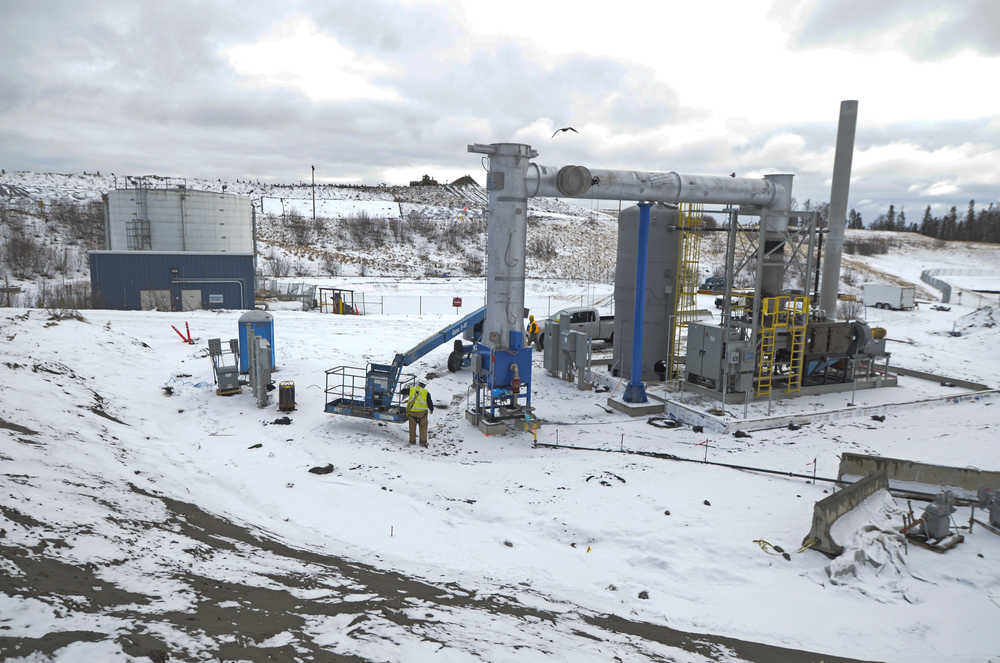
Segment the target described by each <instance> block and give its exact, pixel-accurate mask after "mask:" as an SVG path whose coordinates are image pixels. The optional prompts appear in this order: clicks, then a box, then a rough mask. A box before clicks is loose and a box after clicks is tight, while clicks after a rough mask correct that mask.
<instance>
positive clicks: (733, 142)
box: [0, 0, 1000, 218]
mask: <svg viewBox="0 0 1000 663" xmlns="http://www.w3.org/2000/svg"><path fill="white" fill-rule="evenodd" d="M885 4H890V3H885ZM283 11H285V12H286V13H283V14H281V15H275V13H274V9H273V6H269V5H268V4H266V3H262V4H256V3H255V2H253V1H251V2H242V3H239V4H238V5H237V4H235V3H231V4H214V3H210V4H207V5H205V4H204V3H195V2H187V3H186V2H174V3H170V4H169V5H163V6H162V7H158V6H156V5H151V4H148V3H132V4H126V3H120V4H109V3H103V4H100V5H96V6H94V7H86V8H82V5H81V4H80V3H76V2H65V3H62V4H55V3H20V2H13V3H12V2H4V1H3V0H0V14H3V15H5V16H6V17H7V18H8V19H9V20H7V21H6V22H4V23H2V24H0V59H2V61H4V62H5V63H6V66H4V67H2V68H0V90H2V92H3V93H2V94H0V166H3V167H5V168H8V169H34V170H63V171H65V170H83V169H87V170H94V169H100V170H102V171H113V172H119V173H150V172H156V173H162V174H176V175H190V176H233V177H265V178H273V179H286V180H287V179H294V178H300V177H303V176H304V175H305V174H306V173H308V167H309V165H310V164H316V165H317V167H318V169H319V172H320V173H321V174H322V175H325V176H329V177H336V178H357V179H360V180H362V181H366V182H376V181H379V180H381V179H383V178H384V177H385V173H386V171H387V170H390V169H392V170H394V171H397V172H398V169H404V170H405V169H407V168H413V169H414V171H415V172H414V173H413V175H414V176H417V175H419V174H420V172H423V170H424V169H425V168H428V169H430V170H431V172H433V169H434V168H441V169H445V168H447V169H455V170H466V171H468V172H471V173H478V171H479V160H478V159H477V158H476V157H474V156H472V155H469V154H467V153H466V150H465V146H466V144H467V143H469V142H476V141H499V140H508V139H511V138H512V137H514V136H515V135H516V134H518V132H520V131H524V130H525V128H526V127H530V126H533V125H535V124H536V123H541V125H544V123H545V121H548V122H551V123H554V124H556V126H562V125H564V124H573V125H575V126H577V127H578V128H584V127H590V129H585V130H584V131H583V133H582V134H581V135H578V136H577V135H568V134H563V135H560V136H559V137H557V138H556V139H554V140H552V139H550V138H549V136H548V135H545V134H544V132H542V131H541V130H536V132H535V134H533V135H534V136H535V137H533V138H531V141H532V142H533V143H534V144H535V147H536V148H538V149H539V151H540V152H541V153H542V156H541V159H540V160H541V161H543V162H544V163H548V164H558V163H561V162H575V163H587V164H591V165H594V166H598V167H609V168H645V169H651V170H653V169H659V170H662V169H677V170H682V171H686V172H702V173H728V172H730V171H732V170H736V171H737V172H739V173H741V174H743V173H747V172H751V171H754V172H766V171H771V172H773V171H776V170H780V171H786V172H796V173H798V174H799V175H798V177H797V180H796V197H797V198H798V199H799V200H805V199H806V198H811V199H813V200H821V199H825V198H826V197H827V196H828V194H829V190H828V185H827V184H825V179H826V178H828V177H829V171H830V169H831V168H832V153H830V150H832V145H833V139H834V134H835V131H836V127H835V121H836V117H835V115H834V113H832V112H831V118H830V122H828V123H812V124H799V125H792V126H787V125H786V126H770V125H760V124H755V123H753V122H750V121H745V122H740V123H739V126H736V125H735V124H734V126H732V127H731V129H732V131H731V134H732V135H733V136H739V138H738V139H735V138H730V137H729V136H725V135H722V136H710V137H706V138H703V139H700V140H687V139H686V136H685V135H684V134H683V131H684V129H683V124H684V123H685V122H688V121H690V120H692V119H698V118H701V117H702V116H703V115H704V111H703V110H700V109H698V108H694V107H690V106H688V105H685V104H684V103H683V100H682V99H681V98H680V96H679V95H678V93H677V92H676V91H675V90H674V89H673V88H672V87H670V85H669V84H668V83H665V82H662V81H659V80H657V77H656V75H655V73H654V71H653V70H652V69H650V68H648V67H646V66H643V65H638V64H634V63H630V62H627V61H624V60H619V59H615V58H608V57H593V56H589V55H585V54H575V55H564V56H558V57H553V56H549V55H546V54H545V53H542V52H540V51H538V50H536V49H535V48H533V47H531V46H529V45H528V44H527V43H525V42H524V41H522V40H520V39H518V38H517V37H516V36H504V37H497V38H490V39H485V38H476V37H473V36H472V35H471V34H470V31H469V30H468V28H467V26H465V25H464V24H463V22H462V21H463V19H462V17H461V16H459V15H457V14H456V13H454V12H453V11H452V10H450V9H449V8H447V7H444V8H442V7H434V6H431V7H428V6H415V5H409V4H408V5H403V6H396V5H391V4H389V3H387V2H382V1H381V0H378V1H376V0H373V2H369V3H356V2H345V3H341V4H340V5H339V6H334V7H330V8H327V9H325V10H323V11H321V12H320V13H314V12H313V11H312V8H311V7H309V6H308V5H295V4H293V5H291V6H289V8H287V9H286V10H283ZM875 11H877V12H883V13H885V11H888V10H881V9H877V8H876V10H875ZM297 13H301V14H302V15H308V16H309V17H310V18H311V19H312V20H313V21H315V22H316V24H317V25H318V27H319V29H320V30H321V31H322V32H323V33H324V34H328V35H330V36H332V37H334V38H335V39H337V41H338V42H339V43H341V44H343V45H344V46H345V47H348V48H350V49H352V50H354V51H355V52H356V53H358V54H359V55H361V56H365V57H368V58H371V59H373V60H375V61H377V62H378V63H379V65H380V69H379V70H378V73H376V74H373V75H372V76H371V78H370V80H371V83H372V84H373V85H377V86H378V87H380V88H384V89H388V90H392V91H393V92H394V93H395V94H396V95H397V96H398V100H392V101H386V100H351V101H314V100H311V99H310V98H309V97H307V96H306V95H305V94H304V93H303V92H302V91H301V90H298V89H296V88H294V87H291V86H288V87H260V86H252V85H247V84H246V81H244V80H243V79H241V78H240V76H239V75H238V74H236V73H235V72H234V71H233V70H232V69H231V67H230V65H229V63H228V61H227V60H226V59H225V57H224V56H223V55H222V54H221V51H222V49H223V48H225V47H229V46H234V45H238V44H245V43H252V42H255V41H257V40H259V39H261V38H263V37H265V36H266V35H268V34H269V33H270V32H271V30H273V29H274V27H275V26H277V25H279V24H280V23H282V22H283V21H284V20H286V19H287V18H290V17H292V16H294V15H296V14H297ZM824 15H826V14H824ZM878 16H882V14H878ZM878 20H890V19H889V18H885V19H882V18H879V19H878ZM788 134H791V135H792V136H793V138H792V139H789V140H784V141H783V140H782V139H781V138H780V137H781V136H783V135H788ZM609 138H611V139H612V140H609ZM899 141H907V142H909V143H912V144H913V145H916V146H917V148H918V149H919V150H922V151H923V152H926V153H930V152H933V151H934V150H938V149H944V148H950V147H954V146H956V145H961V144H963V143H977V144H982V145H983V146H985V147H984V148H983V149H986V150H988V149H993V150H995V149H996V146H997V145H1000V122H998V121H997V120H996V119H994V120H993V121H992V123H991V122H990V120H988V119H983V120H976V121H962V122H958V121H950V122H941V123H900V124H895V125H889V126H879V127H870V126H868V125H866V124H865V123H864V122H862V124H861V126H860V127H859V131H858V149H859V150H867V149H872V148H878V147H879V146H884V145H887V144H889V143H892V142H899ZM990 146H992V147H990ZM886 159H887V160H886V164H887V165H885V166H884V167H883V172H864V173H862V172H861V171H860V170H859V171H857V172H858V173H859V176H858V177H857V178H856V183H855V185H854V190H853V194H852V200H862V199H866V198H867V199H870V200H872V201H873V202H872V203H870V204H869V206H870V208H871V210H873V211H874V209H875V206H877V205H881V206H882V207H885V206H887V205H888V202H895V203H897V204H899V203H903V204H905V205H906V207H907V208H911V207H913V208H914V209H916V208H917V207H921V208H922V205H923V204H925V203H924V201H926V200H928V198H927V197H926V196H925V195H923V194H922V193H921V192H922V191H925V190H926V187H929V186H930V185H932V184H934V183H935V182H938V181H953V182H955V183H956V186H957V187H958V192H957V193H955V194H954V195H952V196H949V197H948V200H950V201H955V202H952V203H951V204H962V203H963V202H964V200H967V199H968V198H970V197H975V198H976V199H977V200H981V201H985V200H989V199H990V198H991V197H993V198H995V197H996V188H997V187H996V184H997V178H994V179H992V180H991V179H989V178H986V179H985V180H975V179H974V178H972V177H970V174H974V173H970V169H974V168H975V167H976V166H975V165H972V166H963V165H962V164H961V163H958V164H950V163H949V164H935V163H933V162H932V161H930V160H925V161H923V162H920V163H917V164H916V165H914V164H912V163H896V162H895V161H893V160H892V158H891V156H890V157H887V158H886ZM828 162H829V163H828ZM418 168H419V169H420V171H419V172H417V171H416V169H418ZM915 184H917V185H920V186H923V187H924V188H923V189H919V188H918V189H917V190H914V191H911V190H910V187H912V186H914V185H915ZM933 200H935V201H938V200H942V199H939V198H934V199H933ZM866 212H867V210H866ZM870 216H871V214H870V213H866V218H870Z"/></svg>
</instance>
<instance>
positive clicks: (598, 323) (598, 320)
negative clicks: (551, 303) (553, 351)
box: [535, 306, 615, 350]
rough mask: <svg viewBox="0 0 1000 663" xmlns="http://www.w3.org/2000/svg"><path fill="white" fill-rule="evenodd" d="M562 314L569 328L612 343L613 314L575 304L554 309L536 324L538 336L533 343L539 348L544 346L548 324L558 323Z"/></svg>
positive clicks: (613, 330) (613, 331)
mask: <svg viewBox="0 0 1000 663" xmlns="http://www.w3.org/2000/svg"><path fill="white" fill-rule="evenodd" d="M564 315H568V316H569V328H570V329H571V330H573V331H582V332H583V333H584V334H587V335H588V336H590V337H591V338H592V339H593V340H595V341H608V342H609V343H614V340H615V316H613V315H600V314H599V313H598V312H597V309H596V308H591V307H586V306H575V307H573V308H564V309H563V310H561V311H556V312H555V314H553V315H552V316H551V317H550V318H548V319H547V320H542V321H541V322H540V323H539V324H538V338H537V339H535V345H536V346H537V347H538V349H539V350H542V349H544V348H545V331H546V329H548V327H549V325H551V324H555V323H558V322H559V321H560V320H561V319H562V317H563V316H564Z"/></svg>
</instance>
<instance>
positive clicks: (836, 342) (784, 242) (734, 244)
mask: <svg viewBox="0 0 1000 663" xmlns="http://www.w3.org/2000/svg"><path fill="white" fill-rule="evenodd" d="M856 115H857V102H850V101H848V102H844V103H843V104H841V118H840V128H839V130H838V137H837V154H836V157H835V164H834V178H833V192H832V195H831V214H830V227H829V231H828V233H827V234H828V237H829V241H828V242H827V255H826V264H825V265H824V267H825V268H826V269H825V270H824V271H823V276H824V281H823V289H822V291H820V289H819V272H820V259H819V255H818V254H817V248H818V246H821V245H822V244H821V241H820V243H817V237H820V240H821V239H822V236H821V235H819V229H818V228H817V214H816V213H815V212H809V211H793V210H790V209H789V208H788V207H787V206H783V207H784V209H780V208H779V209H775V208H774V207H773V206H772V208H771V209H765V208H756V209H754V208H751V207H748V206H741V207H739V208H736V207H729V208H727V209H722V210H718V211H719V213H722V214H725V215H726V216H728V228H727V231H728V237H727V239H728V241H727V247H726V265H725V277H724V282H725V293H724V295H723V297H722V309H723V311H722V320H721V322H720V323H719V324H711V325H710V324H701V323H692V324H690V325H689V326H688V338H687V348H686V353H685V354H686V360H685V363H684V370H683V373H682V374H681V375H680V376H678V377H679V378H680V379H681V380H682V382H683V384H684V385H685V387H690V388H694V389H695V390H702V391H705V392H708V393H712V394H714V395H715V396H717V397H719V398H721V399H722V400H723V402H724V403H726V402H730V400H737V401H738V400H743V401H744V402H746V403H748V402H749V401H750V400H752V399H770V398H772V396H773V395H774V394H775V392H776V391H777V392H779V393H780V394H782V395H784V396H789V395H794V394H798V393H817V392H826V391H842V390H845V389H847V390H852V389H858V388H867V387H875V386H888V385H894V384H896V380H895V377H894V376H892V375H891V374H890V373H889V370H888V364H889V354H888V353H886V351H885V330H884V329H880V328H875V329H873V328H871V327H869V326H868V325H867V324H866V323H865V322H862V321H859V320H837V319H836V313H837V311H836V305H837V294H838V293H837V290H838V287H839V280H840V271H839V263H840V254H841V251H842V246H843V232H842V231H843V228H840V227H839V226H842V225H844V214H843V209H844V208H846V204H847V192H848V183H849V178H850V161H851V159H850V157H851V152H852V150H853V143H854V126H855V121H856ZM768 177H780V178H782V179H783V180H784V184H785V186H784V189H785V190H786V191H788V192H790V191H791V183H792V176H791V175H781V176H768ZM835 207H836V208H838V209H840V212H841V213H840V217H839V221H838V220H837V217H836V216H835V215H836V213H837V212H836V210H835V209H834V208H835ZM746 216H750V217H756V218H759V221H758V222H757V224H756V226H755V225H754V224H753V223H752V222H751V223H750V224H746V225H743V224H741V222H740V220H741V218H742V217H746ZM838 230H839V231H840V232H839V233H838V232H837V231H838ZM838 235H839V240H838V239H837V237H838ZM755 236H756V237H755ZM741 249H742V251H741ZM740 253H742V256H740V259H739V261H738V262H737V257H738V254H740ZM831 263H833V264H836V265H837V270H836V271H835V272H834V271H833V270H832V269H831ZM743 270H746V272H747V274H746V276H747V278H746V279H745V280H747V281H751V282H752V283H754V290H753V294H752V296H751V295H748V294H747V293H741V292H736V291H734V283H735V282H737V281H738V280H740V279H741V276H742V275H743ZM796 277H797V278H796ZM796 281H797V282H796ZM790 282H791V283H790ZM813 284H815V292H814V294H813V296H812V297H810V296H808V295H807V294H805V293H807V292H808V291H809V290H810V286H811V285H813ZM793 285H794V286H799V287H798V288H795V287H792V286H793ZM816 304H819V306H816Z"/></svg>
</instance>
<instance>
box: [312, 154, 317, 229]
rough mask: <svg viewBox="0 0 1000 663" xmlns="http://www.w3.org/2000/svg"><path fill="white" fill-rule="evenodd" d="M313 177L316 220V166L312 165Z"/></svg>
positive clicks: (314, 216) (314, 218) (314, 215)
mask: <svg viewBox="0 0 1000 663" xmlns="http://www.w3.org/2000/svg"><path fill="white" fill-rule="evenodd" d="M312 177H313V184H312V189H313V221H315V220H316V166H312Z"/></svg>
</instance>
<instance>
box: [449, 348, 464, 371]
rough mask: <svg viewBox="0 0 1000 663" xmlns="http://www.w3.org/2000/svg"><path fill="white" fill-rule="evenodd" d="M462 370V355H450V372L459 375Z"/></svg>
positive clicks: (456, 353) (458, 353)
mask: <svg viewBox="0 0 1000 663" xmlns="http://www.w3.org/2000/svg"><path fill="white" fill-rule="evenodd" d="M460 368H462V353H461V352H452V353H451V354H450V355H448V370H449V371H451V372H452V373H457V372H458V370H459V369H460Z"/></svg>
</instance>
